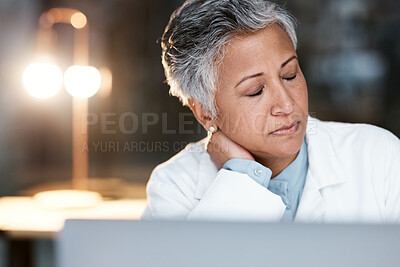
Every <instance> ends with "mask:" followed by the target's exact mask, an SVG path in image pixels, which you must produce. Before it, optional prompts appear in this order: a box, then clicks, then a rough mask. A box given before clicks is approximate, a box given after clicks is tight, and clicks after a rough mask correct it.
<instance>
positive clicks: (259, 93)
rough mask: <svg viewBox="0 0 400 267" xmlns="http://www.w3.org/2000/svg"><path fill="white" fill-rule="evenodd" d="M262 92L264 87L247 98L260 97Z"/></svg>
mask: <svg viewBox="0 0 400 267" xmlns="http://www.w3.org/2000/svg"><path fill="white" fill-rule="evenodd" d="M263 90H264V86H263V87H261V89H260V90H259V91H258V92H257V93H255V94H251V95H248V96H250V97H254V96H258V95H261V94H262V92H263Z"/></svg>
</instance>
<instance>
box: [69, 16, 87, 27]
mask: <svg viewBox="0 0 400 267" xmlns="http://www.w3.org/2000/svg"><path fill="white" fill-rule="evenodd" d="M86 23H87V19H86V16H85V15H84V14H83V13H81V12H76V13H75V14H73V15H72V17H71V24H72V26H73V27H74V28H76V29H82V28H83V27H85V25H86Z"/></svg>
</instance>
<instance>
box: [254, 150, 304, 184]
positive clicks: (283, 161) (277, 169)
mask: <svg viewBox="0 0 400 267" xmlns="http://www.w3.org/2000/svg"><path fill="white" fill-rule="evenodd" d="M298 154H299V152H297V153H296V154H294V155H291V156H289V157H285V158H259V157H255V160H256V161H257V162H259V163H261V164H262V165H264V166H266V167H268V168H269V169H270V170H271V171H272V176H271V179H272V178H274V177H276V176H277V175H278V174H280V173H281V172H282V171H283V170H284V169H285V168H286V167H287V166H289V165H290V163H292V162H293V161H294V160H295V159H296V157H297V155H298Z"/></svg>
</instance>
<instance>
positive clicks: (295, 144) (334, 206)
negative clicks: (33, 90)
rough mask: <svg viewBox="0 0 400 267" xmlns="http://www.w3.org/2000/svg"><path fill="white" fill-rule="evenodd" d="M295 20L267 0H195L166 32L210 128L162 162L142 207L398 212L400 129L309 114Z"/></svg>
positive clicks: (165, 50) (178, 91) (169, 64)
mask: <svg viewBox="0 0 400 267" xmlns="http://www.w3.org/2000/svg"><path fill="white" fill-rule="evenodd" d="M296 45H297V38H296V33H295V22H294V19H293V18H292V16H291V15H290V14H289V13H288V12H287V11H285V10H284V9H283V8H281V7H279V6H277V5H276V4H274V3H271V2H269V1H264V0H202V1H200V0H189V1H186V2H185V3H184V4H183V6H181V7H180V8H179V9H177V10H176V11H175V12H174V13H173V14H172V16H171V19H170V22H169V24H168V26H167V28H166V30H165V32H164V35H163V38H162V61H163V65H164V69H165V74H166V77H167V81H168V83H169V85H170V87H171V94H172V95H174V96H177V97H179V98H180V99H181V101H182V102H183V104H184V105H188V106H189V107H190V108H191V110H192V111H193V113H194V115H195V117H196V119H197V120H198V121H199V123H200V124H201V125H202V126H204V128H205V129H206V130H208V131H209V132H210V135H209V136H208V138H205V139H204V140H201V141H199V142H198V143H194V144H190V145H188V146H187V147H186V148H185V149H184V150H183V151H181V152H180V153H178V154H177V155H176V156H174V157H173V158H171V159H170V160H168V161H167V162H165V163H163V164H161V165H159V166H158V167H157V168H156V169H155V170H154V171H153V173H152V175H151V178H150V180H149V183H148V185H147V195H148V205H147V208H146V210H145V212H144V214H143V216H142V218H143V219H181V220H185V219H189V220H190V219H191V220H261V221H295V222H381V223H386V222H390V223H392V222H399V221H400V141H399V139H398V138H397V137H395V136H394V135H393V134H391V133H390V132H388V131H386V130H384V129H381V128H378V127H375V126H371V125H365V124H345V123H336V122H322V121H319V120H317V119H314V118H311V117H309V116H308V97H307V84H306V81H305V78H304V76H303V73H302V71H301V69H300V65H299V58H298V57H297V54H296Z"/></svg>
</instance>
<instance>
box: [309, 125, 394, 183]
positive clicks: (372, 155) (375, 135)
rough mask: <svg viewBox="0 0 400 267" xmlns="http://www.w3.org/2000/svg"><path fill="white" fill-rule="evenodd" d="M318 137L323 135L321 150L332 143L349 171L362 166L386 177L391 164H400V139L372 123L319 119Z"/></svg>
mask: <svg viewBox="0 0 400 267" xmlns="http://www.w3.org/2000/svg"><path fill="white" fill-rule="evenodd" d="M315 129H316V130H315V133H316V136H318V135H320V137H319V138H316V139H318V140H319V142H318V145H319V146H320V148H319V149H322V150H326V149H327V147H328V143H330V144H331V146H330V147H332V151H334V154H335V155H336V157H338V159H339V161H340V162H341V165H342V166H343V167H345V169H347V170H351V169H353V170H355V171H356V172H359V171H360V170H361V169H364V170H369V171H370V173H374V174H375V175H380V176H382V173H384V172H385V170H388V169H390V168H391V165H393V164H397V163H396V162H394V161H395V159H396V158H398V156H399V155H400V140H399V138H398V137H396V136H395V135H394V134H392V133H391V132H390V131H388V130H386V129H383V128H381V127H377V126H374V125H370V124H362V123H342V122H323V121H318V120H317V121H316V122H315Z"/></svg>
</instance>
